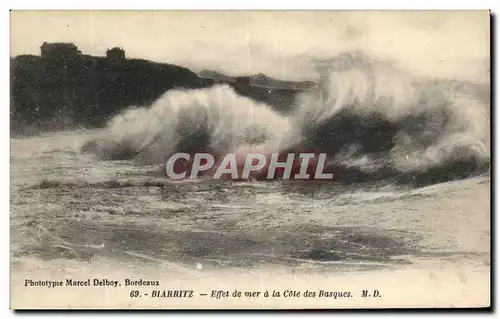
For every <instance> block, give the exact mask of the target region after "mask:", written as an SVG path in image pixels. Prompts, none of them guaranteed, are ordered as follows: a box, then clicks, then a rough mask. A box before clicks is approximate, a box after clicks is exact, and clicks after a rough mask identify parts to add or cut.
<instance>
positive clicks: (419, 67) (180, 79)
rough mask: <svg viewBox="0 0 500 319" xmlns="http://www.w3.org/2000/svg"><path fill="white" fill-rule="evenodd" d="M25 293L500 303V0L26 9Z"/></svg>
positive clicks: (14, 296) (40, 303)
mask: <svg viewBox="0 0 500 319" xmlns="http://www.w3.org/2000/svg"><path fill="white" fill-rule="evenodd" d="M10 19H11V54H10V67H11V105H10V134H11V136H10V148H11V150H10V162H11V181H10V183H11V186H10V191H11V197H10V199H11V211H10V232H11V256H10V260H11V281H10V286H11V308H12V309H17V310H22V309H165V310H169V309H186V310H193V309H377V308H384V309H388V308H389V309H390V308H487V307H490V305H491V299H490V298H491V293H490V291H491V287H490V279H491V278H490V277H491V255H490V254H491V195H490V194H491V176H490V166H491V164H490V163H491V161H490V158H491V126H490V114H491V106H490V104H491V97H490V91H491V90H490V45H491V44H490V42H491V40H490V25H491V14H490V12H489V11H16V10H14V11H11V14H10Z"/></svg>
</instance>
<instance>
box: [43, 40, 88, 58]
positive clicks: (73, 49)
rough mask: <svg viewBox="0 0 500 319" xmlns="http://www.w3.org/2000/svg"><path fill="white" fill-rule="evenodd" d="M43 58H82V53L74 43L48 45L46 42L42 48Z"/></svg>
mask: <svg viewBox="0 0 500 319" xmlns="http://www.w3.org/2000/svg"><path fill="white" fill-rule="evenodd" d="M40 53H41V56H42V58H54V57H58V58H61V57H68V58H75V57H78V56H80V54H81V52H80V50H78V48H77V46H76V45H74V44H73V43H61V42H58V43H47V42H44V43H43V44H42V46H41V47H40Z"/></svg>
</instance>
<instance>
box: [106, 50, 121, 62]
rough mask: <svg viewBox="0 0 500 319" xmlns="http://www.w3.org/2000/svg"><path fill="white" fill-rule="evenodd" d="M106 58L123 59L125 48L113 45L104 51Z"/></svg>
mask: <svg viewBox="0 0 500 319" xmlns="http://www.w3.org/2000/svg"><path fill="white" fill-rule="evenodd" d="M106 58H108V59H110V60H125V50H123V49H122V48H118V47H114V48H112V49H108V50H107V51H106Z"/></svg>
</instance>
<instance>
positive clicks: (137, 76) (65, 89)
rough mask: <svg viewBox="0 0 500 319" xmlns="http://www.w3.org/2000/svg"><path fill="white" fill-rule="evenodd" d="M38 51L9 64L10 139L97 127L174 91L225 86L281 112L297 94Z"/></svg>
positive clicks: (134, 62)
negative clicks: (21, 135) (129, 108)
mask: <svg viewBox="0 0 500 319" xmlns="http://www.w3.org/2000/svg"><path fill="white" fill-rule="evenodd" d="M44 45H46V44H44ZM49 48H50V47H49ZM42 49H43V46H42ZM44 50H45V51H46V52H49V53H50V54H48V53H45V55H43V54H44V51H43V50H42V56H35V55H21V56H16V57H14V58H11V133H12V134H15V135H16V134H32V133H36V132H42V131H55V130H61V129H73V128H82V127H84V128H96V127H102V126H103V125H104V124H105V123H106V122H107V121H108V120H109V119H110V118H111V117H112V116H114V115H115V114H117V113H118V112H120V111H121V110H123V109H124V108H127V107H129V106H132V105H138V106H147V105H150V104H151V103H152V102H153V101H155V100H156V99H157V98H158V97H160V96H161V95H162V94H163V93H164V92H165V91H167V90H170V89H174V88H184V89H195V88H203V87H209V86H211V85H213V84H215V83H228V84H230V85H232V86H233V87H234V88H235V90H236V91H237V92H238V94H241V95H244V96H247V97H250V98H252V99H254V100H257V101H260V102H265V103H268V104H269V105H271V106H273V107H275V108H276V109H277V110H279V111H283V112H287V111H288V110H289V108H290V106H291V105H292V104H293V101H294V98H295V95H296V94H297V92H298V91H300V90H298V89H296V88H285V89H283V88H269V87H262V86H258V85H253V84H252V83H250V82H251V81H249V79H246V78H236V79H237V80H236V81H217V80H215V79H211V78H202V77H200V76H198V75H197V74H196V73H194V72H192V71H191V70H189V69H187V68H183V67H180V66H176V65H172V64H166V63H156V62H151V61H147V60H141V59H126V58H124V57H120V55H119V54H118V57H116V58H110V56H108V57H95V56H89V55H83V54H80V52H79V51H75V52H76V53H74V52H73V53H72V54H67V53H66V54H61V55H58V54H56V53H54V52H52V51H49V50H48V48H45V49H44ZM74 50H76V47H75V49H74ZM109 52H112V53H114V54H116V52H113V51H112V50H110V51H109ZM118 53H119V52H118Z"/></svg>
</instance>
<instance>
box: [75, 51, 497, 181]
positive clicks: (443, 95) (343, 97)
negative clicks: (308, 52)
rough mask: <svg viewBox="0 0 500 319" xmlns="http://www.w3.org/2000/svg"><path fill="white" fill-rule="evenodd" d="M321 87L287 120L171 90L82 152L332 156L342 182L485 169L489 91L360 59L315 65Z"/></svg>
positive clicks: (438, 176) (248, 105)
mask: <svg viewBox="0 0 500 319" xmlns="http://www.w3.org/2000/svg"><path fill="white" fill-rule="evenodd" d="M315 65H316V68H317V71H318V74H319V75H320V80H319V83H318V87H317V89H315V90H314V91H311V92H304V93H301V94H298V96H297V97H296V102H295V104H294V105H290V106H289V107H290V113H289V115H286V116H284V115H282V114H279V113H277V112H275V111H273V109H272V108H271V107H270V106H268V105H265V104H261V103H256V102H254V101H253V100H251V99H249V98H246V97H242V96H239V95H237V94H236V93H235V92H234V90H233V89H232V88H231V87H229V86H226V85H218V86H214V87H212V88H208V89H200V90H190V91H177V90H175V91H169V92H167V93H166V94H165V95H164V96H163V97H161V98H160V99H159V100H158V101H156V102H155V103H154V104H153V106H152V107H150V108H131V109H129V110H127V111H125V112H124V113H122V114H120V115H117V116H116V117H115V118H113V119H112V120H111V121H110V123H109V124H108V126H107V127H106V128H105V129H104V131H103V132H102V133H101V134H100V135H99V136H97V137H95V138H94V139H93V140H91V141H89V142H88V143H87V144H86V145H84V147H83V150H92V151H93V152H94V153H96V154H97V155H98V156H99V157H100V158H101V159H124V158H125V159H132V158H133V159H136V160H137V161H139V162H140V163H165V162H166V161H167V159H168V158H169V157H170V156H171V155H172V154H173V153H176V152H186V153H195V152H209V153H212V154H214V155H216V156H222V155H224V154H226V153H227V152H237V153H238V152H241V151H244V152H251V151H252V150H258V151H259V152H265V153H270V152H280V153H287V152H300V151H303V150H309V151H313V152H315V153H327V154H329V162H328V166H329V168H330V171H333V172H335V173H336V177H335V179H336V180H337V181H341V182H347V183H350V182H358V181H365V180H366V181H367V180H374V179H386V178H392V179H395V180H397V181H401V182H417V183H433V182H439V181H444V180H449V179H453V178H457V177H467V176H470V175H472V174H477V173H482V172H485V171H488V169H489V156H490V155H489V149H490V131H489V127H490V125H489V121H490V114H489V88H484V87H480V86H479V85H476V84H474V83H465V82H457V81H452V80H449V81H443V80H441V81H437V80H432V79H424V78H417V77H413V76H411V75H410V74H408V73H406V72H404V71H402V70H400V69H398V68H397V67H395V66H394V65H392V64H391V63H390V62H388V61H381V60H377V59H373V58H371V57H370V56H367V55H365V54H363V53H361V52H351V53H344V54H341V55H339V56H337V57H335V58H333V59H330V60H324V61H318V62H316V64H315Z"/></svg>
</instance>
